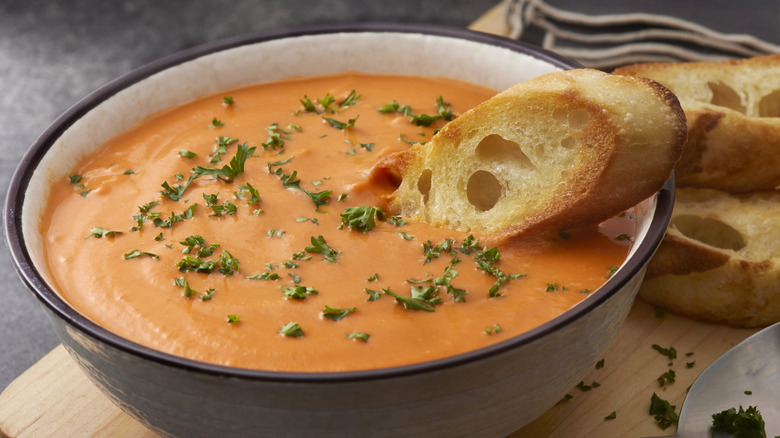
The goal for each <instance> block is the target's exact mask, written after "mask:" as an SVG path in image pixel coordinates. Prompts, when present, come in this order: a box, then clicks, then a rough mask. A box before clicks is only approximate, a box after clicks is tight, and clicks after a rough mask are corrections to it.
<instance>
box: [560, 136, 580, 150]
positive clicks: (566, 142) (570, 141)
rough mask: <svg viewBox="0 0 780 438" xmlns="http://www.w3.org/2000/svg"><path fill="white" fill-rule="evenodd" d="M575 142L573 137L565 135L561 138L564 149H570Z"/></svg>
mask: <svg viewBox="0 0 780 438" xmlns="http://www.w3.org/2000/svg"><path fill="white" fill-rule="evenodd" d="M576 144H577V139H576V138H574V137H566V138H564V139H563V140H561V146H563V147H564V148H566V149H571V148H573V147H574V145H576Z"/></svg>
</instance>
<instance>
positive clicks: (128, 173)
mask: <svg viewBox="0 0 780 438" xmlns="http://www.w3.org/2000/svg"><path fill="white" fill-rule="evenodd" d="M122 174H123V175H133V174H135V170H133V169H127V170H125V171H124V172H122Z"/></svg>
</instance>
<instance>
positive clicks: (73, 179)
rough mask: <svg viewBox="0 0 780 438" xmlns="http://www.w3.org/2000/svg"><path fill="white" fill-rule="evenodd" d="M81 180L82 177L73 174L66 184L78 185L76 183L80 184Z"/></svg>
mask: <svg viewBox="0 0 780 438" xmlns="http://www.w3.org/2000/svg"><path fill="white" fill-rule="evenodd" d="M81 179H82V176H81V175H78V174H74V175H70V176H69V177H68V182H69V183H70V184H74V185H75V184H78V183H80V182H81Z"/></svg>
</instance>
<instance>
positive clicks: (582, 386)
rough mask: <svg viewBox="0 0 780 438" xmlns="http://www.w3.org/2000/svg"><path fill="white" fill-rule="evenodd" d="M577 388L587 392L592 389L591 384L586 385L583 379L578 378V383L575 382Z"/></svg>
mask: <svg viewBox="0 0 780 438" xmlns="http://www.w3.org/2000/svg"><path fill="white" fill-rule="evenodd" d="M577 389H579V390H580V391H582V392H587V391H590V390H591V389H593V385H586V384H585V382H584V381H582V380H580V383H578V384H577Z"/></svg>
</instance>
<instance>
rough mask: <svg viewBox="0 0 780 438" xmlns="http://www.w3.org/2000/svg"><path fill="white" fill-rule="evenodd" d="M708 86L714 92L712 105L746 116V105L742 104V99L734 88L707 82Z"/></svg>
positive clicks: (721, 83) (719, 83)
mask: <svg viewBox="0 0 780 438" xmlns="http://www.w3.org/2000/svg"><path fill="white" fill-rule="evenodd" d="M707 86H708V87H710V91H712V99H710V103H711V104H713V105H718V106H723V107H726V108H729V109H732V110H734V111H739V112H741V113H742V114H745V105H743V104H742V98H741V97H739V94H738V93H737V92H736V91H735V90H734V89H733V88H731V87H730V86H728V85H726V84H724V83H723V82H707Z"/></svg>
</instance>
